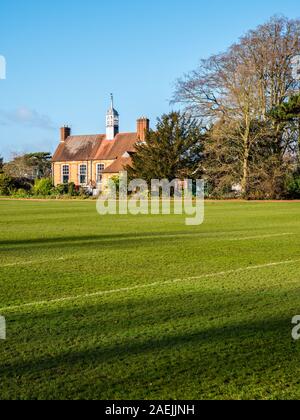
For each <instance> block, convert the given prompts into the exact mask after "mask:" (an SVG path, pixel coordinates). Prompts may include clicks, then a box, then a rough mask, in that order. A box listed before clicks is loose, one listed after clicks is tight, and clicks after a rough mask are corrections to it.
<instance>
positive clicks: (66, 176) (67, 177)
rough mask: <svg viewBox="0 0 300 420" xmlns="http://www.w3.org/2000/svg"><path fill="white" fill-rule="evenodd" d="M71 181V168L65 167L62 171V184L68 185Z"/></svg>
mask: <svg viewBox="0 0 300 420" xmlns="http://www.w3.org/2000/svg"><path fill="white" fill-rule="evenodd" d="M69 181H70V167H69V165H63V166H62V171H61V182H62V184H68V183H69Z"/></svg>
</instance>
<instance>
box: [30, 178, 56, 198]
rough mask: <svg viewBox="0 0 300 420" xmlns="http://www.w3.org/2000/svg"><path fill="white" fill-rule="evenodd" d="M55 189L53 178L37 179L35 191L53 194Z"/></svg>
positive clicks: (35, 192)
mask: <svg viewBox="0 0 300 420" xmlns="http://www.w3.org/2000/svg"><path fill="white" fill-rule="evenodd" d="M52 190H53V184H52V180H51V179H50V178H42V179H36V180H35V183H34V187H33V193H34V194H36V195H41V196H48V195H51V193H52Z"/></svg>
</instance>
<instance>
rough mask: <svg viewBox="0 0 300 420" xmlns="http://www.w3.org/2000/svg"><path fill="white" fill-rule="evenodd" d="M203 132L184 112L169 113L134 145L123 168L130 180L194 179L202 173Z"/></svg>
mask: <svg viewBox="0 0 300 420" xmlns="http://www.w3.org/2000/svg"><path fill="white" fill-rule="evenodd" d="M203 139H204V134H202V133H201V129H200V127H199V124H198V123H197V121H196V120H195V119H192V118H191V117H189V116H188V115H187V114H181V113H180V112H171V113H170V114H168V115H163V116H162V117H161V118H160V119H158V123H157V127H156V130H155V131H153V130H150V132H149V133H147V135H146V139H145V142H140V143H138V144H137V146H136V153H134V154H133V156H132V166H128V167H127V168H126V170H127V172H128V176H129V178H130V179H143V180H145V181H147V182H148V183H150V181H151V179H168V180H169V181H172V180H173V179H176V178H178V179H184V178H190V179H196V178H198V177H199V176H201V174H202V170H201V161H202V158H203V141H202V140H203Z"/></svg>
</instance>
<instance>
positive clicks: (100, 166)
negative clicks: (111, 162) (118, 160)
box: [97, 163, 105, 184]
mask: <svg viewBox="0 0 300 420" xmlns="http://www.w3.org/2000/svg"><path fill="white" fill-rule="evenodd" d="M104 169H105V165H103V163H98V164H97V183H98V184H100V183H101V182H102V177H103V171H104Z"/></svg>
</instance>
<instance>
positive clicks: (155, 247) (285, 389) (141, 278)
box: [0, 201, 300, 399]
mask: <svg viewBox="0 0 300 420" xmlns="http://www.w3.org/2000/svg"><path fill="white" fill-rule="evenodd" d="M0 216H1V217H0V223H1V236H0V264H1V266H0V288H1V289H0V290H1V293H0V314H1V315H3V316H5V317H6V320H7V333H8V339H7V340H6V341H0V399H66V398H67V399H79V398H80V399H81V398H84V399H216V398H218V399H242V398H243V399H290V398H300V342H295V341H293V340H292V338H291V330H292V325H291V319H292V317H293V316H294V315H297V314H300V274H299V270H300V252H299V251H300V235H299V234H300V203H241V202H240V203H239V202H224V203H222V202H216V203H214V202H211V203H207V205H206V219H205V223H204V224H203V225H202V226H199V227H186V226H185V224H184V217H183V216H182V217H181V216H141V217H133V216H107V217H100V216H98V215H97V213H96V210H95V203H94V202H90V201H87V202H77V201H75V202H61V201H53V202H32V201H0Z"/></svg>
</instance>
